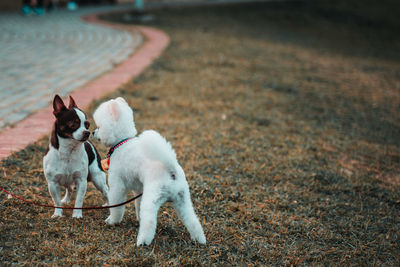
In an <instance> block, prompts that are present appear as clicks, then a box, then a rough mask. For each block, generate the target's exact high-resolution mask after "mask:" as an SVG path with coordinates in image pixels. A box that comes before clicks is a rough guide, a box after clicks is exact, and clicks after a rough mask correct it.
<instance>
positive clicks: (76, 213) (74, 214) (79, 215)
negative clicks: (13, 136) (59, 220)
mask: <svg viewBox="0 0 400 267" xmlns="http://www.w3.org/2000/svg"><path fill="white" fill-rule="evenodd" d="M82 217H83V216H82V211H80V212H79V211H78V212H74V213H73V214H72V218H77V219H80V218H82Z"/></svg>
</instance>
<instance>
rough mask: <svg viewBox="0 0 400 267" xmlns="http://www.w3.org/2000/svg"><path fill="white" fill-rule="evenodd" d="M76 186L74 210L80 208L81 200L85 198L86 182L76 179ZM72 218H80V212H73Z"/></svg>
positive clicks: (83, 179)
mask: <svg viewBox="0 0 400 267" xmlns="http://www.w3.org/2000/svg"><path fill="white" fill-rule="evenodd" d="M76 186H77V191H76V200H75V208H82V206H83V199H84V197H85V194H86V189H87V180H86V179H85V178H82V179H78V180H77V183H76ZM72 217H74V218H82V210H74V212H73V213H72Z"/></svg>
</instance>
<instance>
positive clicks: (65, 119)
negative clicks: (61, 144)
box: [55, 109, 81, 138]
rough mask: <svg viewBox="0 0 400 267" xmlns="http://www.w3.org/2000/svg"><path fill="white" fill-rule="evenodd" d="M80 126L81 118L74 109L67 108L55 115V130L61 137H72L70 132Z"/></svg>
mask: <svg viewBox="0 0 400 267" xmlns="http://www.w3.org/2000/svg"><path fill="white" fill-rule="evenodd" d="M80 126H81V120H80V118H79V116H78V114H76V111H75V110H74V109H68V110H65V111H62V112H60V113H59V114H58V115H57V120H56V123H55V130H56V131H55V132H56V133H57V135H59V136H61V137H63V138H72V133H73V132H75V131H76V130H77V129H78V128H79V127H80Z"/></svg>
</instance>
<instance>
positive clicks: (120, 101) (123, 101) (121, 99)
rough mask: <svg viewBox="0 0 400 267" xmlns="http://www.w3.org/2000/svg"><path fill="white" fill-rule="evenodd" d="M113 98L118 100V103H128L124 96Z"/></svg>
mask: <svg viewBox="0 0 400 267" xmlns="http://www.w3.org/2000/svg"><path fill="white" fill-rule="evenodd" d="M115 100H116V101H118V102H119V103H122V104H128V103H127V102H126V100H125V99H124V98H122V97H117V98H116V99H115Z"/></svg>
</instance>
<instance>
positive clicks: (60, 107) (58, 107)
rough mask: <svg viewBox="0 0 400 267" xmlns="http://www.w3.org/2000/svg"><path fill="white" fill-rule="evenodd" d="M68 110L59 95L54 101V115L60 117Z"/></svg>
mask: <svg viewBox="0 0 400 267" xmlns="http://www.w3.org/2000/svg"><path fill="white" fill-rule="evenodd" d="M64 110H67V108H66V107H65V105H64V102H63V101H62V99H61V97H60V96H59V95H56V96H55V97H54V100H53V114H54V116H56V117H57V116H58V115H59V114H60V113H61V112H62V111H64Z"/></svg>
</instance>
